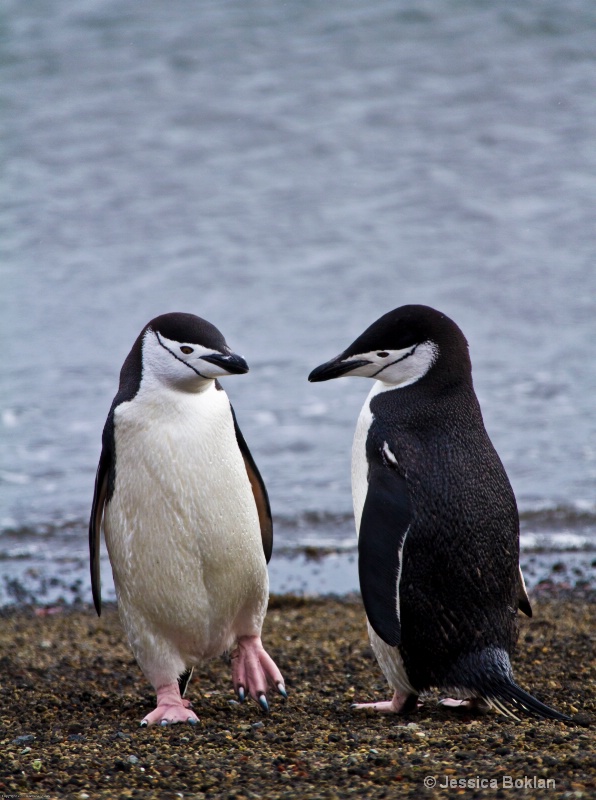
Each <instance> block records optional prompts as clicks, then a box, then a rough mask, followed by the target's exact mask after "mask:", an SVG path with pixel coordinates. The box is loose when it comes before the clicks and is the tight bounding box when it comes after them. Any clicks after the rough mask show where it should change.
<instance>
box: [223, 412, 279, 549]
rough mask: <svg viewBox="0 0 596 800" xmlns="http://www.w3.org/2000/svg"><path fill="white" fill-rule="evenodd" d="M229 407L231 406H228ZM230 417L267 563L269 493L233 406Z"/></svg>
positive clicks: (270, 529)
mask: <svg viewBox="0 0 596 800" xmlns="http://www.w3.org/2000/svg"><path fill="white" fill-rule="evenodd" d="M230 408H232V406H230ZM232 417H233V419H234V430H235V431H236V441H237V442H238V447H239V448H240V452H241V453H242V458H243V459H244V466H245V467H246V474H247V475H248V480H249V481H250V485H251V488H252V493H253V495H254V498H255V503H256V505H257V512H258V514H259V523H260V525H261V540H262V542H263V552H264V553H265V559H266V561H267V563H269V560H270V558H271V552H272V550H273V520H272V519H271V506H270V505H269V495H268V494H267V489H266V488H265V484H264V482H263V478H261V473H260V472H259V470H258V469H257V465H256V464H255V460H254V458H253V457H252V455H251V452H250V450H249V449H248V445H247V444H246V440H245V438H244V436H243V435H242V431H241V430H240V427H239V425H238V421H237V420H236V414H235V413H234V409H233V408H232Z"/></svg>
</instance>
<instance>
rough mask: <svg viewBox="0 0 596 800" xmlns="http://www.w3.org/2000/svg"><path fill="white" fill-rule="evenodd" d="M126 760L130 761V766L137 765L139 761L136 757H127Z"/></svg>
mask: <svg viewBox="0 0 596 800" xmlns="http://www.w3.org/2000/svg"><path fill="white" fill-rule="evenodd" d="M128 760H129V761H130V763H131V764H138V763H139V759H138V758H137V756H129V757H128Z"/></svg>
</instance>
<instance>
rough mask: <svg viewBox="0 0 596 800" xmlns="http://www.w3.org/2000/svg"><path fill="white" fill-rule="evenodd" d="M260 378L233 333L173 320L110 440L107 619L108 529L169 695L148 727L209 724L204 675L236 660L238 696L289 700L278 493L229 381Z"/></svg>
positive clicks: (116, 565)
mask: <svg viewBox="0 0 596 800" xmlns="http://www.w3.org/2000/svg"><path fill="white" fill-rule="evenodd" d="M245 372H248V365H247V363H246V361H245V360H244V358H242V357H241V356H239V355H237V354H235V353H233V352H232V350H231V349H230V348H229V347H228V345H227V343H226V341H225V339H224V337H223V335H222V334H221V333H220V331H219V330H218V329H217V328H216V327H215V326H213V325H212V324H211V323H209V322H207V321H206V320H204V319H201V318H200V317H197V316H195V315H194V314H183V313H171V314H163V315H162V316H159V317H156V318H155V319H153V320H151V322H149V323H148V324H147V325H146V326H145V327H144V328H143V330H142V331H141V333H140V335H139V337H138V338H137V340H136V341H135V343H134V345H133V347H132V350H131V351H130V353H129V355H128V357H127V358H126V360H125V362H124V365H123V366H122V370H121V373H120V386H119V390H118V393H117V394H116V397H115V398H114V401H113V403H112V406H111V408H110V412H109V414H108V418H107V421H106V424H105V427H104V431H103V439H102V451H101V457H100V460H99V466H98V469H97V477H96V482H95V494H94V497H93V507H92V511H91V519H90V524H89V546H90V555H91V583H92V591H93V600H94V603H95V608H96V610H97V613H98V614H100V613H101V590H100V570H99V546H100V532H101V527H102V522H103V529H104V533H105V539H106V544H107V548H108V554H109V557H110V562H111V565H112V571H113V574H114V583H115V587H116V594H117V598H118V607H119V613H120V618H121V620H122V624H123V627H124V630H125V632H126V634H127V636H128V641H129V642H130V646H131V648H132V650H133V653H134V655H135V658H136V660H137V662H138V664H139V666H140V667H141V669H142V671H143V672H144V673H145V675H146V677H147V678H148V679H149V681H150V682H151V684H152V685H153V687H154V688H155V691H156V693H157V706H156V708H155V710H153V711H152V712H151V713H149V714H147V715H146V716H145V717H144V719H143V720H142V722H141V725H143V726H145V725H153V724H156V723H159V724H161V725H167V724H169V723H176V722H190V723H192V724H196V722H197V721H198V717H197V716H196V714H195V713H194V712H193V711H192V710H191V708H190V703H189V702H188V701H187V700H185V699H183V698H184V692H185V690H186V687H187V684H188V682H189V680H190V677H191V674H192V670H193V667H194V666H195V665H198V664H202V663H203V662H205V661H206V660H208V659H211V658H213V657H215V656H219V655H221V654H224V653H231V658H232V678H233V685H234V688H235V690H236V692H237V693H238V697H239V698H240V700H241V701H243V700H244V699H245V696H246V695H247V694H248V695H250V696H252V697H253V698H254V699H255V700H256V701H257V702H259V704H260V705H261V707H262V708H263V710H265V711H267V710H268V701H267V696H266V692H267V688H268V685H271V686H273V687H275V688H276V689H277V690H278V691H279V692H280V694H281V695H282V696H283V697H286V691H285V687H284V680H283V677H282V675H281V673H280V671H279V669H278V668H277V666H276V665H275V663H274V662H273V660H272V659H271V657H270V656H269V655H268V654H267V652H266V651H265V650H264V648H263V645H262V642H261V628H262V624H263V620H264V617H265V612H266V609H267V603H268V598H269V579H268V573H267V563H268V561H269V559H270V557H271V550H272V543H273V526H272V521H271V510H270V506H269V499H268V496H267V490H266V488H265V485H264V483H263V480H262V478H261V475H260V474H259V471H258V469H257V467H256V464H255V462H254V459H253V458H252V456H251V454H250V451H249V449H248V447H247V445H246V442H245V440H244V437H243V436H242V433H241V431H240V428H239V427H238V423H237V421H236V417H235V414H234V411H233V409H232V406H231V404H230V401H229V399H228V397H227V395H226V393H225V392H224V391H223V389H222V387H221V385H220V383H219V381H218V378H221V377H225V376H227V375H239V374H242V373H245Z"/></svg>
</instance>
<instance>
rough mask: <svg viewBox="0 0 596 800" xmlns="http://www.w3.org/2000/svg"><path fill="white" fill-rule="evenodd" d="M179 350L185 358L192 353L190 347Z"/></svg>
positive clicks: (185, 346) (184, 346)
mask: <svg viewBox="0 0 596 800" xmlns="http://www.w3.org/2000/svg"><path fill="white" fill-rule="evenodd" d="M180 350H181V351H182V352H183V353H184V355H185V356H188V355H190V353H192V352H194V351H193V349H192V347H187V345H183V346H182V347H181V348H180Z"/></svg>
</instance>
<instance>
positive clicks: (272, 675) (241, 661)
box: [231, 636, 287, 712]
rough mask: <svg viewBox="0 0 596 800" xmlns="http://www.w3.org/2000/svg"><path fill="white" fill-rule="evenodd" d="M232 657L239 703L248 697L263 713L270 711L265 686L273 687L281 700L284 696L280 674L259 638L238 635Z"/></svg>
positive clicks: (233, 677)
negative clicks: (252, 699) (257, 704)
mask: <svg viewBox="0 0 596 800" xmlns="http://www.w3.org/2000/svg"><path fill="white" fill-rule="evenodd" d="M231 658H232V684H233V686H234V687H236V692H237V694H238V698H239V700H240V702H243V701H244V698H245V697H247V696H248V695H250V696H251V697H252V698H254V699H255V700H256V701H257V702H258V703H259V705H260V706H261V708H262V709H263V711H265V712H267V711H269V703H268V702H267V698H266V697H265V692H266V691H267V686H268V685H270V686H272V687H276V688H277V691H278V692H279V693H280V694H281V696H282V697H284V698H285V697H287V692H286V689H285V685H284V679H283V675H282V674H281V672H280V671H279V669H278V668H277V666H276V665H275V662H274V661H273V659H272V658H271V656H270V655H269V654H268V653H267V652H266V650H265V649H264V647H263V644H262V642H261V637H260V636H240V637H239V638H238V644H237V647H236V648H235V650H234V651H233V653H232V654H231Z"/></svg>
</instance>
